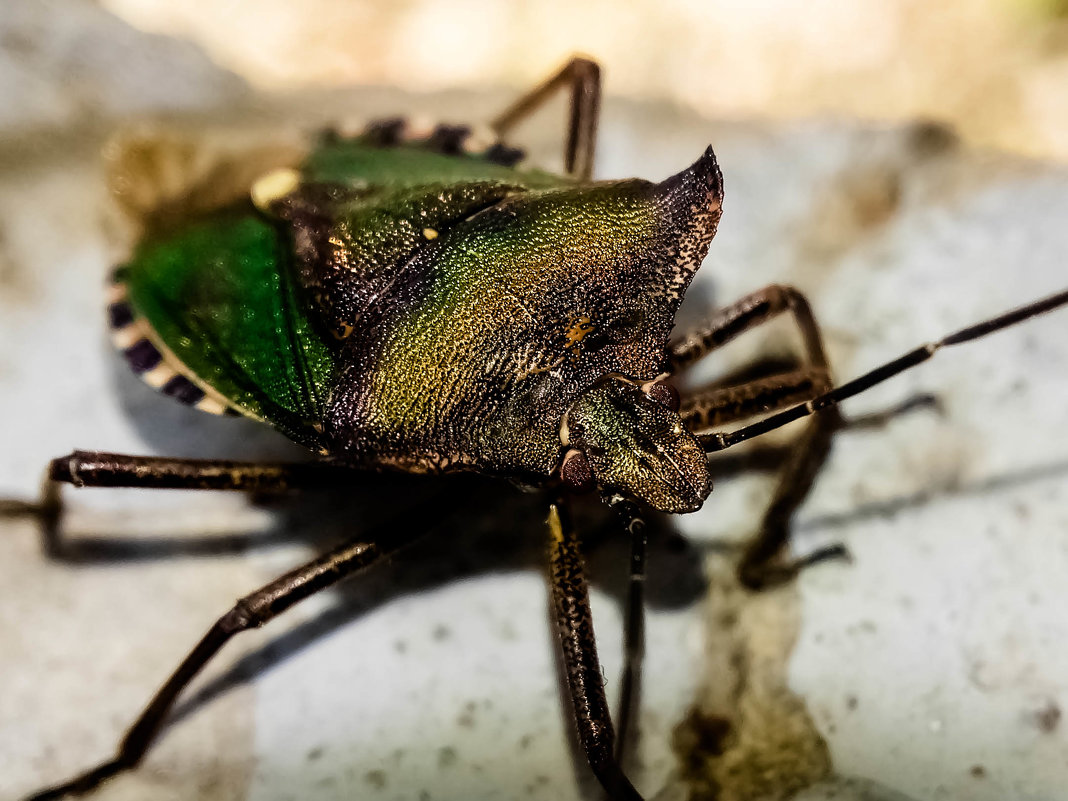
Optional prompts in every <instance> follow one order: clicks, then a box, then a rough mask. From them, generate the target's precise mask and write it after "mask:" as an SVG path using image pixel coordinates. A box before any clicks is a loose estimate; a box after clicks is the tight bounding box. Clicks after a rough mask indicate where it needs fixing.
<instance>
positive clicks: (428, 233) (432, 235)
mask: <svg viewBox="0 0 1068 801" xmlns="http://www.w3.org/2000/svg"><path fill="white" fill-rule="evenodd" d="M423 236H425V237H426V238H427V239H437V238H438V232H437V231H435V230H434V229H433V228H424V229H423Z"/></svg>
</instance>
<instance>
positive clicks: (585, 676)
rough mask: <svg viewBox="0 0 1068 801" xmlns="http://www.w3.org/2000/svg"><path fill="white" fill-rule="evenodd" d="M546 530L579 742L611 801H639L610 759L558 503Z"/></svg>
mask: <svg viewBox="0 0 1068 801" xmlns="http://www.w3.org/2000/svg"><path fill="white" fill-rule="evenodd" d="M549 533H550V549H549V578H550V582H551V585H552V601H553V611H554V613H555V617H556V631H557V634H558V635H559V636H560V649H561V652H562V654H563V661H564V672H565V673H566V674H567V686H568V691H569V693H570V695H571V703H572V706H573V708H574V712H575V725H576V726H577V728H578V739H579V742H580V743H581V744H582V749H583V751H584V752H585V753H586V759H587V760H588V761H589V763H590V767H591V768H592V769H593V773H594V775H595V776H596V777H597V780H598V781H599V782H600V783H601V785H602V786H603V787H604V788H605V790H606V791H607V792H608V795H609V797H610V798H612V799H613V801H641V796H640V795H639V794H638V791H637V790H635V789H634V785H632V784H631V783H630V780H629V779H627V777H626V776H624V775H623V771H622V769H621V768H620V766H619V763H618V762H617V761H616V758H615V754H614V740H615V735H614V734H613V731H612V719H611V716H610V715H609V713H608V702H607V701H606V700H605V695H604V680H603V679H602V677H601V665H600V662H599V661H598V659H597V644H596V642H595V640H594V636H593V620H592V618H591V616H590V599H589V592H588V590H587V587H586V579H585V577H584V576H583V568H582V555H581V554H580V553H579V544H578V537H576V536H575V532H574V530H573V529H572V528H571V522H570V520H569V519H568V516H567V514H566V510H564V509H563V507H562V506H561V505H560V504H559V503H556V504H553V505H552V506H551V507H550V508H549Z"/></svg>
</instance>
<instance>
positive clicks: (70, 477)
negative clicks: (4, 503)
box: [48, 451, 356, 492]
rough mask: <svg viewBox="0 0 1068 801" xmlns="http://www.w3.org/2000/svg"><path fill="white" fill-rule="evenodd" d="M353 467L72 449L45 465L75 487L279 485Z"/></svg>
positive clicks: (327, 480)
mask: <svg viewBox="0 0 1068 801" xmlns="http://www.w3.org/2000/svg"><path fill="white" fill-rule="evenodd" d="M355 474H356V471H355V470H354V469H353V468H350V467H347V466H342V465H336V464H333V463H331V462H288V463H287V462H281V463H273V464H259V463H255V462H239V461H227V460H223V459H174V458H170V457H165V456H128V455H126V454H120V453H103V452H100V451H73V452H72V453H70V454H69V455H67V456H61V457H59V458H58V459H53V460H52V461H51V462H50V463H49V465H48V476H49V478H50V479H51V480H52V481H59V482H65V483H68V484H73V485H74V486H75V487H141V488H146V489H214V490H243V491H265V492H266V491H281V490H288V489H307V488H312V487H322V486H331V485H333V484H337V483H340V482H344V481H352V480H353V479H354V476H355Z"/></svg>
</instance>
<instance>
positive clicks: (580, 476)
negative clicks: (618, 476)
mask: <svg viewBox="0 0 1068 801" xmlns="http://www.w3.org/2000/svg"><path fill="white" fill-rule="evenodd" d="M560 480H561V481H562V482H563V483H564V486H566V487H568V488H569V489H571V490H574V491H575V492H588V491H589V490H591V489H593V487H594V481H593V470H591V469H590V460H589V459H587V458H586V454H584V453H583V452H582V451H579V450H574V449H572V450H570V451H568V452H567V453H566V454H564V463H563V464H562V465H560Z"/></svg>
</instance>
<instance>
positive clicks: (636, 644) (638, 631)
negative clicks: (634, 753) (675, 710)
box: [608, 495, 649, 765]
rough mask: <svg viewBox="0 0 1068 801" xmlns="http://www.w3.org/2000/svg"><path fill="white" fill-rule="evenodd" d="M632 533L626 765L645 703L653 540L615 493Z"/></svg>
mask: <svg viewBox="0 0 1068 801" xmlns="http://www.w3.org/2000/svg"><path fill="white" fill-rule="evenodd" d="M608 503H609V505H610V506H611V507H612V510H613V511H614V512H615V513H616V515H617V516H618V517H619V520H620V522H622V523H623V526H624V528H626V530H627V533H628V534H629V535H630V548H631V550H630V576H629V580H628V583H627V602H626V612H625V615H626V616H625V617H624V623H623V678H622V680H621V682H620V690H619V715H618V716H617V717H616V721H617V722H618V724H619V725H618V726H617V728H616V761H617V762H618V763H619V764H620V765H622V764H623V762H624V759H623V757H624V754H626V753H627V749H628V747H630V746H633V745H634V744H636V743H637V730H635V734H634V736H628V735H629V730H630V728H631V717H632V715H633V714H634V712H635V710H637V709H639V708H640V706H641V667H642V659H643V658H644V657H645V551H646V546H647V544H648V541H649V535H648V531H647V530H646V525H645V520H644V519H642V516H641V514H640V513H639V511H638V507H637V506H636V505H635V504H634V503H632V502H631V501H628V500H625V499H624V498H622V497H620V496H618V495H617V496H614V497H613V498H610V499H609V501H608Z"/></svg>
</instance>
